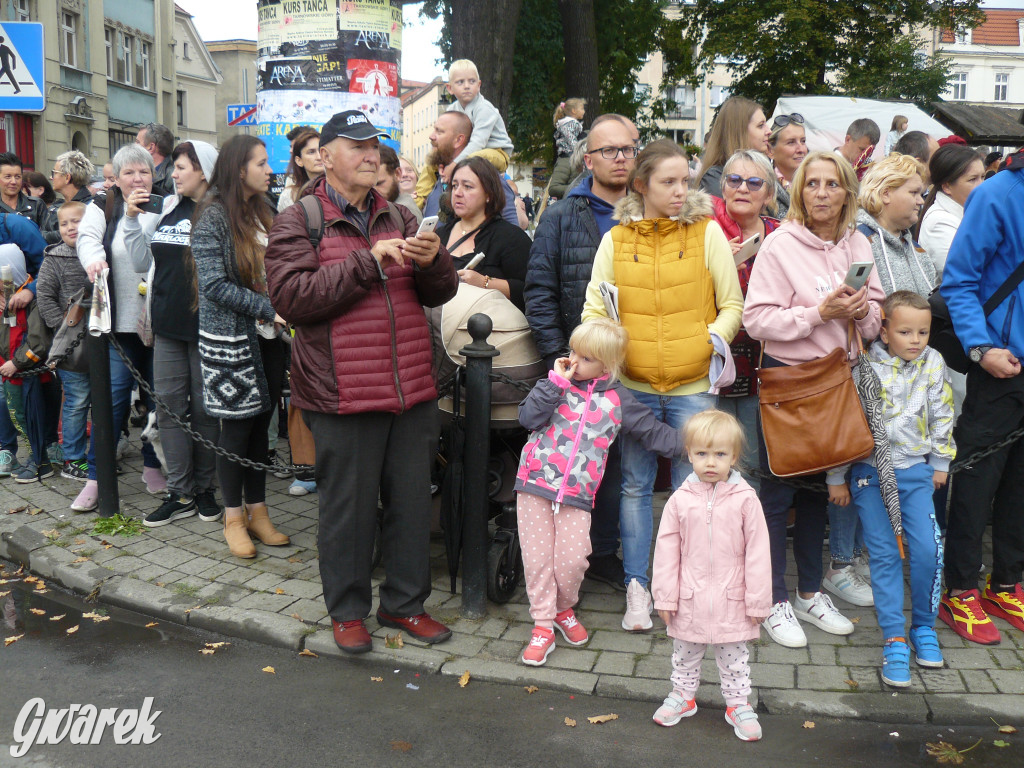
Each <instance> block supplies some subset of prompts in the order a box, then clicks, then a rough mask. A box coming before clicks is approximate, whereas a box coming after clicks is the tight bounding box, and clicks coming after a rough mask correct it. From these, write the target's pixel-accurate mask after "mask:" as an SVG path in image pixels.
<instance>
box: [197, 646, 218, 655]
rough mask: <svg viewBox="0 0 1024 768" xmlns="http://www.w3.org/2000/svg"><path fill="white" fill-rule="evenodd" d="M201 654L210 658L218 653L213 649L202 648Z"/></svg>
mask: <svg viewBox="0 0 1024 768" xmlns="http://www.w3.org/2000/svg"><path fill="white" fill-rule="evenodd" d="M199 652H200V653H201V654H203V655H204V656H209V655H211V654H214V653H216V651H215V650H213V648H200V649H199Z"/></svg>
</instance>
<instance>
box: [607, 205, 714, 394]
mask: <svg viewBox="0 0 1024 768" xmlns="http://www.w3.org/2000/svg"><path fill="white" fill-rule="evenodd" d="M691 194H692V193H691ZM708 221H709V219H706V218H701V219H699V220H698V221H695V222H693V223H681V222H680V221H678V220H676V219H641V220H639V221H631V222H629V223H627V224H619V225H618V226H615V227H613V228H612V229H611V236H612V242H613V243H614V244H615V258H614V266H615V285H616V286H617V287H618V290H619V316H620V319H621V322H622V324H623V326H625V328H626V330H628V331H629V348H628V350H627V352H626V363H625V368H624V371H623V372H624V373H625V375H626V376H628V377H629V378H630V379H632V380H634V381H638V382H643V383H646V384H649V385H650V386H651V387H652V388H653V389H655V390H657V391H658V392H669V391H671V390H673V389H675V388H676V387H679V386H681V385H683V384H689V383H690V382H692V381H698V380H699V379H702V378H704V377H705V376H707V375H708V369H709V367H710V362H711V354H712V352H713V351H714V346H713V345H712V342H711V335H710V334H709V333H708V325H709V324H710V323H712V322H714V320H715V318H716V317H717V316H718V308H717V306H716V305H715V289H714V284H713V283H712V280H711V272H709V271H708V268H707V265H706V264H705V259H704V233H705V231H706V230H707V226H708Z"/></svg>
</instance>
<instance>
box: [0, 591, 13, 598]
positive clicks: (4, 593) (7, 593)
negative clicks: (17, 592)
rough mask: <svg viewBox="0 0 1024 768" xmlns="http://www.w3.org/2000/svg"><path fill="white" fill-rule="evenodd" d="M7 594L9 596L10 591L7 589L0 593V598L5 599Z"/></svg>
mask: <svg viewBox="0 0 1024 768" xmlns="http://www.w3.org/2000/svg"><path fill="white" fill-rule="evenodd" d="M9 594H11V590H9V589H8V590H7V591H6V592H0V597H7V596H8V595H9Z"/></svg>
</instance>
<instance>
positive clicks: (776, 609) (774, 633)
mask: <svg viewBox="0 0 1024 768" xmlns="http://www.w3.org/2000/svg"><path fill="white" fill-rule="evenodd" d="M761 626H763V627H764V630H765V632H767V633H768V637H770V638H771V639H772V640H774V641H775V642H776V643H778V644H779V645H784V646H785V647H786V648H803V647H804V646H806V645H807V635H805V634H804V629H803V627H801V626H800V622H799V621H797V620H796V616H794V615H793V606H792V605H790V603H789V601H788V600H783V601H782V602H780V603H776V604H775V605H774V606H773V607H772V612H771V613H769V614H768V618H767V619H765V620H764V621H763V622H762V623H761Z"/></svg>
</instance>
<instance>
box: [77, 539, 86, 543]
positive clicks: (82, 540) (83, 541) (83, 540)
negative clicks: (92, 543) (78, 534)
mask: <svg viewBox="0 0 1024 768" xmlns="http://www.w3.org/2000/svg"><path fill="white" fill-rule="evenodd" d="M75 544H85V539H75Z"/></svg>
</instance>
